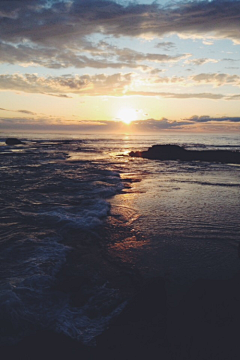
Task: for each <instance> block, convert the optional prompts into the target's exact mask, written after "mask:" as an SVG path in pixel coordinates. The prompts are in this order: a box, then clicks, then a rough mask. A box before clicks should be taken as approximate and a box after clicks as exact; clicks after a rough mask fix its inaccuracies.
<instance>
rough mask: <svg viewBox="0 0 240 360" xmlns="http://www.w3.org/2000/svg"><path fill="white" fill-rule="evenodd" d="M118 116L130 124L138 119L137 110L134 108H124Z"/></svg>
mask: <svg viewBox="0 0 240 360" xmlns="http://www.w3.org/2000/svg"><path fill="white" fill-rule="evenodd" d="M118 118H119V119H120V120H121V121H123V122H124V123H125V124H130V123H131V122H132V121H134V120H137V112H136V110H134V109H132V108H122V109H121V110H119V112H118Z"/></svg>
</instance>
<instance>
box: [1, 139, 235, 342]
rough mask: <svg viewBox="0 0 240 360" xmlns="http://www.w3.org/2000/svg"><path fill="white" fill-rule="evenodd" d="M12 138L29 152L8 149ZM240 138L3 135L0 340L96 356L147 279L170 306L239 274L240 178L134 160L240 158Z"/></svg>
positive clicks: (194, 166)
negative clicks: (50, 344)
mask: <svg viewBox="0 0 240 360" xmlns="http://www.w3.org/2000/svg"><path fill="white" fill-rule="evenodd" d="M9 136H11V137H12V136H16V137H18V138H20V139H21V140H22V141H23V142H24V144H23V145H15V146H7V145H6V144H5V140H6V138H7V137H9ZM239 140H240V136H239V135H238V134H228V135H225V134H218V135H215V134H182V133H178V134H167V133H166V134H165V133H164V134H159V135H125V134H123V135H102V134H101V135H99V134H98V135H92V134H90V135H89V134H74V135H63V134H54V135H46V134H21V135H20V134H4V135H3V134H2V136H1V139H0V157H1V168H0V170H1V177H0V181H1V186H0V197H1V228H0V235H1V236H0V318H1V323H0V337H1V344H14V343H17V342H18V341H19V340H21V339H23V338H24V337H26V336H28V335H30V334H34V333H35V332H37V331H39V330H41V329H46V330H51V331H53V332H56V333H61V334H65V335H67V336H68V337H70V338H72V339H76V340H78V341H80V342H81V343H83V344H86V345H90V346H94V344H95V339H96V337H97V336H98V335H99V334H101V333H102V332H103V331H104V330H105V329H106V328H107V327H108V324H109V322H110V321H111V320H112V319H113V318H114V317H116V316H117V315H118V314H120V313H121V311H122V310H123V309H124V307H125V306H126V304H127V302H128V300H129V299H130V298H131V296H132V295H133V294H134V293H135V291H136V290H137V289H138V288H139V286H141V283H142V282H143V281H144V279H150V278H154V277H158V276H161V277H164V278H165V279H166V281H167V293H168V297H169V304H170V306H174V304H176V303H177V302H178V301H179V299H180V298H181V295H182V293H183V291H184V289H186V288H188V287H189V286H190V285H191V284H192V283H193V282H194V281H195V280H196V279H199V278H203V279H228V278H230V277H231V276H233V275H234V274H236V273H237V272H238V271H239V265H240V263H239V258H238V244H239V240H240V222H239V215H240V209H239V204H240V192H239V189H240V167H239V165H234V164H221V163H207V162H198V161H191V162H181V161H158V160H148V159H142V158H132V157H129V156H128V154H129V152H130V151H136V150H146V149H148V148H149V147H150V146H152V145H155V144H177V145H183V146H184V147H185V148H186V149H195V150H204V149H229V150H238V151H239V150H240V141H239Z"/></svg>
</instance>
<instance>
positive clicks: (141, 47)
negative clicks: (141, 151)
mask: <svg viewBox="0 0 240 360" xmlns="http://www.w3.org/2000/svg"><path fill="white" fill-rule="evenodd" d="M0 18H1V21H0V34H1V36H0V68H1V71H0V127H1V129H2V130H3V131H25V132H26V131H31V132H33V131H38V132H39V131H40V132H41V131H43V132H44V131H48V132H56V131H62V132H84V133H88V132H102V133H111V132H112V133H126V132H127V133H155V132H164V131H168V132H169V131H174V132H176V131H180V132H181V131H184V132H234V133H235V132H239V131H240V92H239V89H240V0H212V1H211V0H191V1H190V0H186V1H185V0H184V1H181V0H178V1H167V0H162V1H160V0H159V1H150V0H141V1H140V0H135V1H125V0H118V1H117V0H71V1H70V0H62V1H59V0H21V1H20V0H16V1H14V0H11V1H9V0H8V1H2V0H0Z"/></svg>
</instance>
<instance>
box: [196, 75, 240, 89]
mask: <svg viewBox="0 0 240 360" xmlns="http://www.w3.org/2000/svg"><path fill="white" fill-rule="evenodd" d="M192 80H193V81H195V82H197V83H204V84H209V83H211V84H214V85H216V86H223V85H229V84H231V85H236V86H239V85H240V76H239V75H229V74H218V73H209V74H206V73H202V74H198V75H194V76H192Z"/></svg>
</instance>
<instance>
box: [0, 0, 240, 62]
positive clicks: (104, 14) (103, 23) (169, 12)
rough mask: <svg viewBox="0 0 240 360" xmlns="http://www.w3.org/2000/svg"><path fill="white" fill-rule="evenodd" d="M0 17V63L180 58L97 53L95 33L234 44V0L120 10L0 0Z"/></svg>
mask: <svg viewBox="0 0 240 360" xmlns="http://www.w3.org/2000/svg"><path fill="white" fill-rule="evenodd" d="M0 17H1V22H0V33H1V44H0V55H1V56H0V57H1V61H2V62H3V61H4V62H8V63H12V64H13V63H16V62H21V63H25V64H37V65H42V66H45V67H49V68H61V67H63V68H64V67H65V68H66V67H69V66H75V67H77V68H82V67H86V66H89V67H97V68H106V67H112V68H117V67H120V68H121V67H124V66H130V67H134V66H139V62H141V61H153V62H165V61H166V62H167V61H179V60H180V59H182V58H184V56H186V55H184V54H177V55H175V56H168V55H165V54H143V53H139V52H135V51H134V50H131V49H114V47H112V48H111V49H110V47H109V46H108V45H106V46H105V49H104V44H102V45H101V46H100V48H99V49H97V47H98V46H94V45H92V46H91V44H90V43H89V41H87V37H88V36H89V35H92V34H97V33H98V34H105V35H111V36H114V37H116V38H117V37H119V36H121V35H123V36H128V37H129V36H130V37H131V36H132V37H137V36H143V37H145V36H148V35H154V36H157V37H160V36H163V35H168V34H173V33H176V34H179V35H182V36H185V37H186V36H187V37H188V36H189V37H204V38H206V35H211V36H212V37H218V38H224V39H225V38H229V39H232V40H234V41H235V42H239V41H240V27H239V23H240V1H238V0H235V1H231V0H221V1H220V0H213V1H211V2H209V1H207V0H203V1H197V0H193V1H191V2H189V1H179V2H171V3H170V4H169V5H168V6H161V5H158V4H157V3H156V2H153V3H152V4H148V5H147V4H145V5H144V4H137V3H135V2H133V3H132V2H130V3H128V5H126V6H124V5H121V4H120V3H117V2H115V1H111V0H109V1H108V0H106V1H104V0H88V1H86V0H72V1H47V0H46V1H44V0H42V1H41V0H31V1H30V0H21V1H10V2H6V1H2V2H1V3H0ZM173 46H174V45H173V44H172V43H171V42H159V43H158V45H157V47H158V48H163V49H165V50H166V49H167V50H169V49H172V48H173ZM87 52H88V53H89V54H90V56H87V54H86V53H87ZM134 62H137V64H135V65H134Z"/></svg>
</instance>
